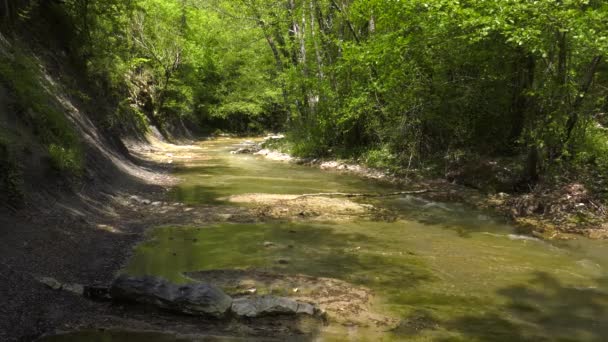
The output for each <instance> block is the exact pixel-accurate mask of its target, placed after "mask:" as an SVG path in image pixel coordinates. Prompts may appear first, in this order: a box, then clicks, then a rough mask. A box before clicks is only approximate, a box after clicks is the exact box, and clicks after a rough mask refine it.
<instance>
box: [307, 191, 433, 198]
mask: <svg viewBox="0 0 608 342" xmlns="http://www.w3.org/2000/svg"><path fill="white" fill-rule="evenodd" d="M431 191H432V190H429V189H423V190H412V191H397V192H389V193H386V194H366V193H353V192H319V193H316V194H303V195H300V196H298V197H296V199H298V198H302V197H391V196H401V195H420V194H425V193H428V192H431Z"/></svg>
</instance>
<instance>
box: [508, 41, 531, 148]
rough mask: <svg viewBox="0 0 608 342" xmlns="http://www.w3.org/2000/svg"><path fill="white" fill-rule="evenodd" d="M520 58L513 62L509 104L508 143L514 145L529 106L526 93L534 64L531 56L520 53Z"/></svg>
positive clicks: (522, 126) (519, 134)
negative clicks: (511, 121)
mask: <svg viewBox="0 0 608 342" xmlns="http://www.w3.org/2000/svg"><path fill="white" fill-rule="evenodd" d="M520 53H521V55H520V58H519V59H518V60H517V61H516V62H515V68H516V70H517V71H516V73H515V75H516V76H515V80H514V84H515V89H514V90H513V100H512V104H511V112H512V116H513V124H512V126H511V133H510V135H509V143H510V144H511V145H515V144H516V143H517V140H518V139H519V138H520V137H521V134H522V133H523V130H524V125H525V121H526V112H527V110H528V106H529V103H528V102H529V100H528V97H527V94H526V92H527V91H528V90H530V89H531V88H532V86H533V84H534V71H535V65H536V62H535V60H534V57H533V56H526V55H525V54H523V52H520Z"/></svg>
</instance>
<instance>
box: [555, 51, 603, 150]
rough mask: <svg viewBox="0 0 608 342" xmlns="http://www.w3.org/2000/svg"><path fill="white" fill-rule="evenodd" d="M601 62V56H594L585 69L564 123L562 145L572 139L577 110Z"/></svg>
mask: <svg viewBox="0 0 608 342" xmlns="http://www.w3.org/2000/svg"><path fill="white" fill-rule="evenodd" d="M601 61H602V56H595V57H594V58H593V60H592V61H591V63H590V65H589V68H588V69H587V73H586V74H585V77H584V78H583V80H582V82H581V84H580V90H579V93H578V94H577V96H576V99H575V100H574V103H573V104H572V108H571V109H570V116H569V117H568V122H567V123H566V138H565V140H564V144H566V143H568V141H569V140H570V138H571V137H572V131H574V127H576V124H577V122H578V118H579V115H578V110H579V108H580V106H581V105H582V104H583V100H584V99H585V96H586V95H587V92H588V91H589V88H590V87H591V84H592V83H593V77H594V76H595V73H596V72H597V67H598V66H599V64H600V62H601Z"/></svg>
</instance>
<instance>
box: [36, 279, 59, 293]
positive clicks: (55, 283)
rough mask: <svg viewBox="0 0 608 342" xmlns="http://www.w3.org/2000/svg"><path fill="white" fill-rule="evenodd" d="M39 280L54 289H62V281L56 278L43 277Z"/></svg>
mask: <svg viewBox="0 0 608 342" xmlns="http://www.w3.org/2000/svg"><path fill="white" fill-rule="evenodd" d="M38 281H40V282H41V283H42V284H44V285H46V286H48V287H50V288H51V289H53V290H60V289H61V283H60V282H59V281H58V280H57V279H55V278H51V277H41V278H39V279H38Z"/></svg>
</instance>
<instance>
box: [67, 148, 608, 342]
mask: <svg viewBox="0 0 608 342" xmlns="http://www.w3.org/2000/svg"><path fill="white" fill-rule="evenodd" d="M236 143H238V140H231V139H220V140H213V141H208V142H203V143H201V147H202V148H203V150H201V151H200V155H195V156H194V158H193V159H192V160H191V161H190V162H188V163H186V164H185V165H183V166H182V167H180V168H179V169H178V170H177V171H176V172H177V173H178V176H180V177H181V178H183V182H182V183H181V185H180V186H179V187H177V188H176V189H175V190H174V191H173V192H172V196H174V199H175V200H178V201H183V202H186V203H190V204H214V205H215V204H218V205H221V204H228V203H226V202H225V198H226V197H227V196H231V195H237V194H248V193H271V194H303V193H317V192H334V191H339V192H391V191H395V190H398V189H395V188H394V187H392V186H390V185H386V184H384V185H383V184H377V183H375V182H372V181H369V180H364V179H362V178H358V177H355V176H350V175H344V174H339V173H334V172H325V171H321V170H319V169H316V168H310V167H306V166H298V165H293V164H288V163H282V162H274V161H268V160H265V159H263V158H262V157H258V156H252V155H232V154H230V153H229V151H230V150H231V149H233V147H232V146H233V145H234V144H236ZM366 203H367V204H372V205H374V206H375V207H379V208H385V209H388V210H390V211H392V212H395V213H398V215H397V219H396V220H391V221H386V220H370V219H369V218H365V219H364V218H362V219H360V220H358V219H355V220H351V221H346V222H339V223H331V222H325V223H310V222H308V221H306V220H297V222H296V221H293V220H291V221H279V222H273V223H249V224H235V223H220V224H215V225H211V226H205V227H161V228H158V229H156V230H154V231H153V232H152V233H151V234H150V239H149V240H148V241H147V242H145V243H143V244H141V245H140V246H139V247H138V248H137V250H136V253H135V255H134V256H133V258H132V260H131V262H130V264H129V266H128V267H127V269H126V272H128V273H132V274H137V275H143V274H151V275H158V276H163V277H165V278H168V279H171V280H174V281H177V282H187V281H189V278H188V277H187V276H186V275H185V273H187V272H195V271H201V270H215V269H252V268H255V269H260V270H265V271H269V272H275V273H281V274H290V275H295V274H304V275H309V276H314V277H329V278H336V279H340V280H343V281H345V282H348V283H351V284H354V285H356V286H361V287H365V288H368V289H370V290H371V292H372V293H373V294H374V299H373V301H372V302H371V304H370V305H371V309H372V310H373V311H374V312H376V313H380V314H382V315H385V316H387V317H391V318H392V319H395V320H397V322H399V321H400V322H401V323H400V324H397V326H396V328H395V326H393V327H391V328H390V329H388V328H386V327H384V326H373V325H372V326H368V327H360V326H359V327H358V326H356V325H350V326H348V325H344V324H337V323H336V324H331V323H330V324H329V325H328V326H325V327H323V328H322V329H320V330H319V331H317V332H315V334H314V336H313V340H318V341H341V340H355V341H358V340H363V341H392V340H421V341H437V340H440V341H442V340H445V341H448V340H449V341H452V340H458V341H460V340H462V341H472V340H479V341H501V340H502V341H520V340H530V341H542V340H564V341H605V340H608V273H607V272H606V270H608V243H606V242H602V241H590V240H586V239H582V238H581V239H578V240H575V241H567V242H543V241H540V240H536V239H532V238H527V237H523V236H519V235H516V234H515V233H514V231H513V229H512V227H510V226H508V225H506V224H504V223H501V222H500V220H498V219H495V218H492V217H490V216H489V215H488V214H485V213H480V212H476V211H473V210H470V209H467V208H465V207H463V206H461V205H458V204H450V203H436V202H430V201H426V200H423V199H420V198H416V197H412V196H405V197H400V198H384V199H381V200H380V199H374V200H367V202H366ZM232 205H234V204H232ZM243 205H245V204H243ZM268 242H271V243H272V244H273V245H276V246H289V248H265V247H264V244H265V243H268ZM277 260H288V262H286V263H277ZM81 337H82V336H81ZM98 337H99V336H98ZM140 337H141V338H142V339H141V340H145V341H152V340H154V339H153V338H152V337H150V336H147V337H144V336H140ZM75 338H76V336H75ZM105 338H106V339H103V340H104V341H105V340H107V341H118V340H129V341H133V340H137V338H138V337H137V336H125V335H123V336H122V337H121V336H120V334H117V335H116V336H114V337H112V336H110V335H107V336H105ZM157 340H159V341H160V340H162V341H164V340H165V339H161V338H160V337H157Z"/></svg>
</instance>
